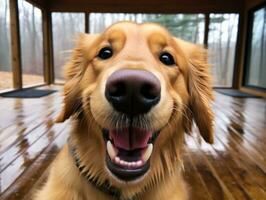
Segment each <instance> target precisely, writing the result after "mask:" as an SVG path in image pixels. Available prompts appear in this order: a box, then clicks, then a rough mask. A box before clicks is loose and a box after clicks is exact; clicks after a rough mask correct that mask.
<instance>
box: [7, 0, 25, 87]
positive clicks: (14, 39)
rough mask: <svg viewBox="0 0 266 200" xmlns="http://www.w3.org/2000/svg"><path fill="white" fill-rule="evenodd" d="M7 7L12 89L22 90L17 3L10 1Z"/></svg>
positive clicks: (13, 0) (15, 0)
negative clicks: (8, 9)
mask: <svg viewBox="0 0 266 200" xmlns="http://www.w3.org/2000/svg"><path fill="white" fill-rule="evenodd" d="M9 6H10V24H11V53H12V71H13V87H14V88H15V89H21V88H22V67H21V47H20V33H19V14H18V1H17V0H10V1H9Z"/></svg>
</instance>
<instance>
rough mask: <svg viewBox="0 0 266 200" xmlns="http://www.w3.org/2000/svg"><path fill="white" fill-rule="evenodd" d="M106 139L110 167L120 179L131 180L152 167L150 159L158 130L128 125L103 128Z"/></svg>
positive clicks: (107, 160)
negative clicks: (125, 126)
mask: <svg viewBox="0 0 266 200" xmlns="http://www.w3.org/2000/svg"><path fill="white" fill-rule="evenodd" d="M103 135H104V139H105V141H106V149H107V156H106V162H107V167H108V169H109V170H110V171H111V172H112V173H113V174H114V175H115V176H116V177H117V178H119V179H121V180H124V181H130V180H134V179H137V178H139V177H141V176H142V175H144V174H145V173H146V172H147V171H148V170H149V168H150V163H149V159H150V157H151V154H152V150H153V142H154V140H155V138H156V137H157V135H158V132H156V133H153V132H152V131H149V130H145V129H141V128H134V127H128V128H123V129H119V130H117V129H113V130H106V129H105V130H103Z"/></svg>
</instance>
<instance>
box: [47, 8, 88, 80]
mask: <svg viewBox="0 0 266 200" xmlns="http://www.w3.org/2000/svg"><path fill="white" fill-rule="evenodd" d="M52 23H53V47H54V49H53V53H54V68H55V79H56V82H61V81H63V66H64V64H65V63H66V61H67V59H68V58H69V56H70V54H71V50H72V49H73V47H74V45H75V39H76V37H77V36H78V35H79V33H81V32H85V15H84V14H83V13H52Z"/></svg>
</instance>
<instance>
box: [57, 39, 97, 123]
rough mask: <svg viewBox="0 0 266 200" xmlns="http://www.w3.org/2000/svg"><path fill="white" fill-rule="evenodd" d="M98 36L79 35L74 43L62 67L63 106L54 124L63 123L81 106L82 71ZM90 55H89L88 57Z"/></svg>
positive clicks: (90, 56) (86, 64) (88, 60)
mask: <svg viewBox="0 0 266 200" xmlns="http://www.w3.org/2000/svg"><path fill="white" fill-rule="evenodd" d="M97 38H98V34H81V35H80V36H79V38H78V40H77V42H76V47H75V48H74V49H73V51H72V55H71V57H70V60H69V61H68V62H67V63H66V65H65V66H64V69H65V73H64V77H65V80H66V82H65V85H64V92H63V102H64V105H63V107H62V110H61V112H60V114H59V115H58V116H57V117H56V119H55V122H64V121H65V120H67V119H68V118H69V117H70V116H71V115H73V114H74V113H76V112H78V111H79V108H80V106H81V103H82V102H81V89H80V84H79V83H80V81H81V79H82V76H83V73H84V70H85V69H86V67H87V66H88V65H89V62H90V59H92V54H93V50H92V51H90V49H93V48H92V46H95V44H94V43H95V42H96V41H97ZM90 54H91V55H90Z"/></svg>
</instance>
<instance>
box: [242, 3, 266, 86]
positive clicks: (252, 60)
mask: <svg viewBox="0 0 266 200" xmlns="http://www.w3.org/2000/svg"><path fill="white" fill-rule="evenodd" d="M249 42H250V43H249V44H250V49H249V56H248V58H249V60H248V63H247V77H246V85H248V86H256V87H260V88H266V6H265V7H264V8H261V9H259V10H257V11H255V12H254V13H253V28H252V35H251V40H250V41H249Z"/></svg>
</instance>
